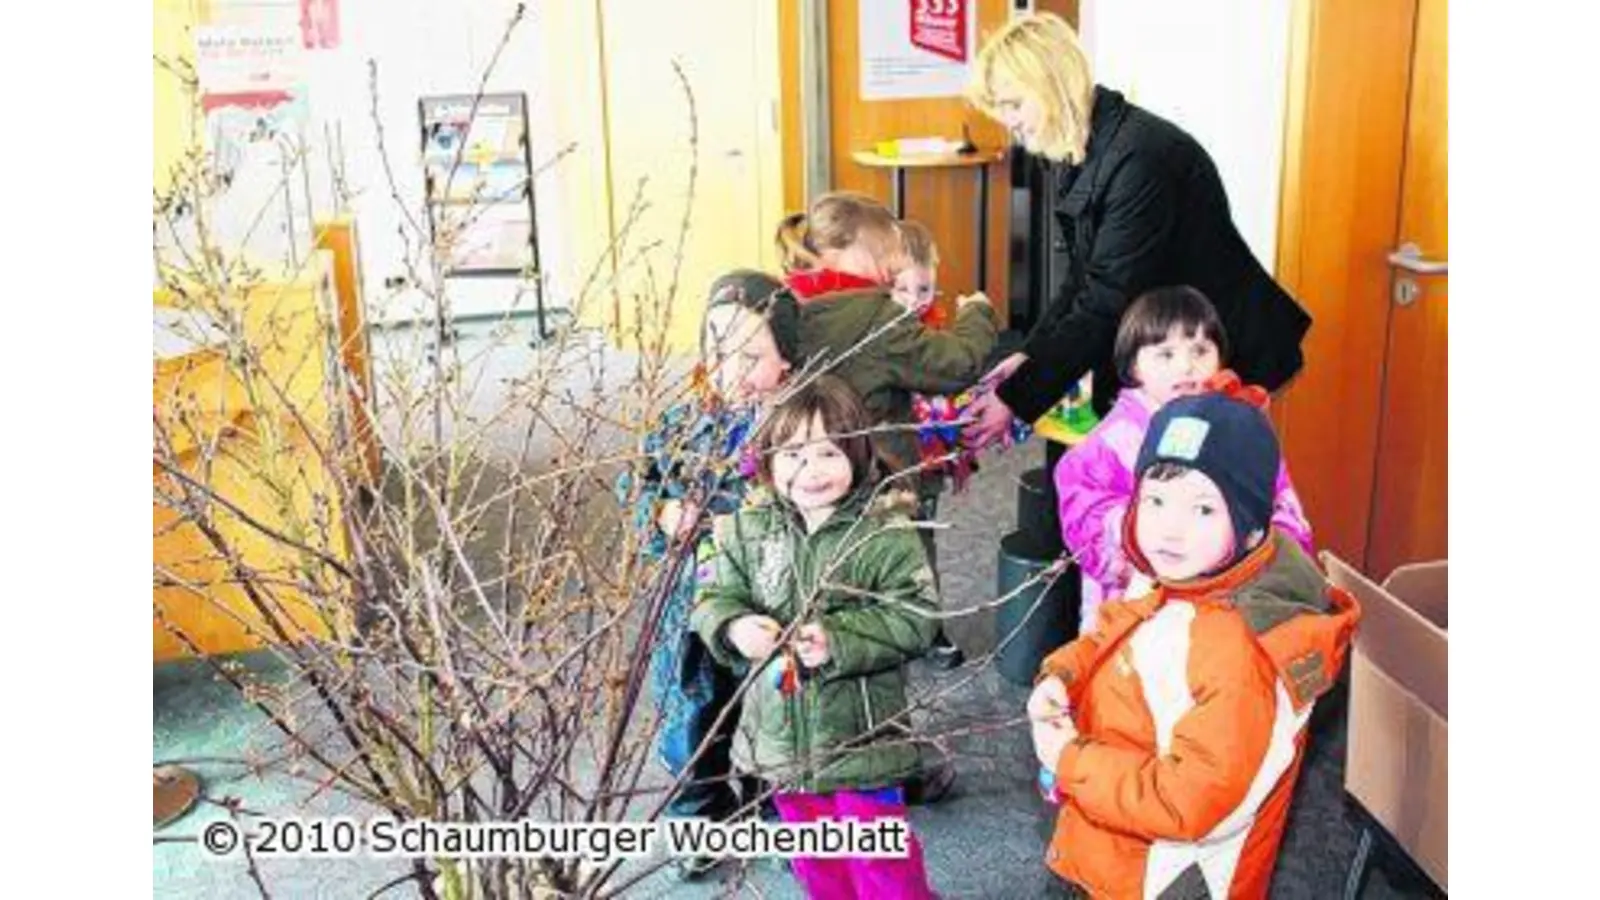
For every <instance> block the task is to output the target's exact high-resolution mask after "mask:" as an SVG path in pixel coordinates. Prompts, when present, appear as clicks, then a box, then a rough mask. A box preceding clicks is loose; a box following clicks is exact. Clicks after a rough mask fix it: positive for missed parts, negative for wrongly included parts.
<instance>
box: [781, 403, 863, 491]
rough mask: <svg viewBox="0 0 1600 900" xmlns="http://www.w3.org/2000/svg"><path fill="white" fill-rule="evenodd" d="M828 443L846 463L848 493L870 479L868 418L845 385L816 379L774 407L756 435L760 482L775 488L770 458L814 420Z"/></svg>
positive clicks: (861, 405)
mask: <svg viewBox="0 0 1600 900" xmlns="http://www.w3.org/2000/svg"><path fill="white" fill-rule="evenodd" d="M819 415H820V416H821V417H822V428H823V431H824V433H826V434H827V435H828V439H829V440H831V441H833V443H835V444H837V445H838V447H839V449H840V450H841V451H843V452H844V455H845V458H846V459H848V460H850V489H851V490H852V491H854V490H859V489H860V488H861V487H862V486H863V485H865V484H866V483H867V482H868V479H869V478H870V477H871V475H872V463H873V455H872V439H871V438H870V437H869V436H868V435H867V430H868V429H870V428H871V427H872V416H871V414H870V413H868V412H867V407H866V405H865V404H863V403H862V402H861V397H860V395H858V394H857V393H856V392H855V389H854V388H852V387H851V386H850V384H849V382H847V381H845V380H844V379H842V378H840V377H838V376H837V375H818V376H817V377H816V378H815V379H814V380H812V381H811V382H810V383H809V384H807V385H806V386H805V387H802V388H800V389H799V390H797V391H795V392H794V394H792V395H791V396H790V397H789V398H788V399H786V400H784V401H783V402H782V403H780V404H778V405H777V407H775V408H774V409H773V410H772V413H771V414H770V415H768V416H767V420H766V421H765V422H763V423H762V425H761V429H760V431H759V432H757V434H756V450H757V452H758V453H759V454H760V461H759V462H758V464H757V467H758V470H759V471H760V473H761V479H762V480H763V481H765V482H766V483H767V484H772V485H774V486H776V482H774V480H773V477H772V454H773V453H774V452H775V451H776V450H777V448H778V446H779V445H781V444H782V443H783V442H784V441H787V440H789V439H790V438H791V437H793V436H794V435H796V434H798V433H800V432H801V431H803V430H804V429H805V428H806V427H807V426H809V425H810V424H811V420H812V419H813V418H815V417H817V416H819Z"/></svg>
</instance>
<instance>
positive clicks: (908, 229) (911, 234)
mask: <svg viewBox="0 0 1600 900" xmlns="http://www.w3.org/2000/svg"><path fill="white" fill-rule="evenodd" d="M900 240H901V243H902V244H903V245H904V248H905V255H906V259H909V260H910V261H911V264H912V265H914V266H921V267H923V268H924V269H935V268H938V266H939V246H938V245H937V244H935V243H934V242H933V232H931V231H929V230H928V226H926V225H924V224H922V223H921V222H913V221H911V220H909V219H907V220H906V221H904V222H901V223H900Z"/></svg>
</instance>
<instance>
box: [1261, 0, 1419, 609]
mask: <svg viewBox="0 0 1600 900" xmlns="http://www.w3.org/2000/svg"><path fill="white" fill-rule="evenodd" d="M1421 6H1422V8H1420V9H1419V0H1371V2H1366V3H1324V2H1318V0H1296V5H1295V11H1294V18H1293V35H1292V40H1291V48H1290V59H1291V63H1290V79H1291V80H1290V88H1289V106H1288V110H1287V116H1286V128H1285V132H1286V136H1287V140H1286V145H1285V148H1284V181H1283V199H1282V212H1281V215H1280V220H1279V228H1278V265H1277V276H1278V279H1279V281H1280V282H1282V283H1283V284H1284V286H1285V287H1287V288H1288V289H1289V290H1290V292H1291V293H1293V294H1294V295H1295V296H1296V297H1297V298H1299V299H1300V301H1301V302H1302V303H1303V304H1304V305H1305V306H1306V308H1307V310H1308V311H1309V312H1310V313H1311V315H1312V318H1313V319H1314V324H1313V325H1312V328H1311V331H1310V333H1309V334H1308V335H1307V337H1306V342H1305V345H1304V350H1305V357H1306V363H1305V368H1304V370H1303V371H1302V372H1301V374H1300V375H1299V376H1298V377H1297V378H1296V379H1295V380H1294V381H1293V382H1292V383H1291V384H1290V385H1289V386H1288V387H1287V389H1286V390H1285V391H1284V392H1283V393H1282V394H1281V395H1280V396H1279V397H1278V398H1276V399H1275V401H1274V404H1273V418H1274V420H1275V421H1276V422H1277V424H1278V428H1279V434H1280V436H1281V437H1282V440H1283V447H1284V454H1285V456H1286V458H1287V460H1288V463H1289V466H1290V470H1291V471H1292V472H1293V474H1294V478H1295V484H1296V486H1297V488H1298V489H1299V491H1300V494H1301V498H1302V499H1303V500H1304V502H1305V505H1306V512H1307V515H1308V517H1309V518H1310V520H1311V523H1312V526H1313V528H1314V530H1315V535H1316V541H1317V544H1318V546H1320V547H1322V548H1323V549H1327V550H1331V551H1332V552H1334V553H1336V554H1338V555H1339V556H1340V557H1341V558H1343V559H1344V560H1346V561H1348V562H1349V563H1351V564H1352V565H1353V566H1355V567H1356V568H1357V569H1360V570H1361V571H1363V572H1366V573H1367V574H1369V575H1372V576H1375V577H1378V578H1382V577H1384V576H1385V575H1387V574H1388V570H1387V569H1381V568H1380V567H1381V566H1384V565H1388V564H1389V563H1390V560H1391V559H1394V558H1396V556H1395V555H1394V554H1393V553H1389V551H1388V550H1385V551H1383V553H1380V554H1379V557H1380V558H1372V559H1369V556H1368V551H1369V549H1371V548H1373V547H1376V546H1377V545H1379V544H1382V545H1383V546H1384V547H1385V548H1396V547H1401V546H1402V545H1406V546H1408V547H1409V548H1410V549H1404V550H1396V551H1395V553H1399V554H1400V555H1401V556H1406V555H1409V554H1414V553H1421V552H1422V551H1423V550H1424V549H1425V548H1430V547H1432V546H1434V544H1431V543H1429V542H1427V541H1422V542H1414V541H1413V539H1412V538H1410V537H1407V538H1404V539H1402V538H1399V537H1396V536H1393V535H1392V534H1391V530H1392V529H1399V531H1410V530H1412V529H1413V528H1414V527H1416V528H1431V527H1433V526H1432V525H1428V524H1426V523H1425V522H1424V519H1426V520H1427V521H1437V523H1439V526H1440V527H1441V528H1442V523H1443V520H1444V519H1443V499H1442V498H1443V484H1444V480H1443V479H1444V467H1443V462H1442V461H1443V452H1444V440H1445V435H1444V429H1443V425H1444V403H1443V401H1444V383H1443V377H1444V376H1443V373H1444V365H1445V362H1444V361H1445V355H1444V306H1443V297H1444V295H1443V290H1444V288H1443V280H1442V279H1438V278H1434V277H1431V276H1425V277H1424V278H1423V280H1424V281H1427V282H1428V283H1427V284H1425V285H1424V290H1425V293H1428V294H1429V295H1430V299H1431V297H1432V295H1433V294H1435V293H1436V294H1437V296H1438V300H1439V302H1438V303H1434V304H1431V305H1430V304H1429V303H1428V302H1426V301H1419V302H1418V303H1417V304H1415V305H1414V307H1407V308H1404V309H1401V308H1398V307H1396V305H1395V304H1394V300H1393V297H1394V293H1393V292H1394V287H1395V283H1394V282H1395V271H1394V268H1393V267H1392V266H1391V265H1390V263H1389V261H1388V259H1389V255H1390V254H1391V253H1393V252H1395V251H1396V250H1397V249H1398V247H1399V246H1400V244H1401V243H1403V242H1404V240H1417V241H1424V242H1426V241H1437V242H1438V245H1439V248H1440V249H1439V251H1438V253H1439V255H1440V257H1441V258H1442V256H1443V246H1444V245H1443V243H1442V242H1443V237H1444V233H1445V232H1444V228H1445V226H1444V212H1443V211H1444V204H1445V201H1444V190H1445V177H1444V172H1445V160H1446V156H1445V147H1444V128H1445V126H1444V115H1445V113H1444V96H1445V92H1444V77H1445V73H1444V58H1445V49H1444V48H1445V43H1444V35H1445V32H1444V20H1445V12H1444V10H1445V3H1444V2H1443V0H1421ZM1423 16H1427V17H1431V18H1433V19H1436V20H1437V21H1436V23H1434V24H1421V25H1419V22H1420V21H1421V19H1422V17H1423ZM1414 57H1416V58H1418V59H1419V60H1420V61H1419V62H1418V63H1417V64H1415V65H1414V64H1413V59H1414ZM1434 57H1436V58H1434ZM1414 70H1415V72H1416V73H1417V78H1416V79H1415V82H1416V86H1417V87H1416V91H1415V93H1414V92H1413V71H1414ZM1414 102H1415V103H1416V105H1417V108H1418V110H1419V112H1418V115H1419V118H1418V120H1417V122H1416V123H1415V127H1413V123H1411V114H1412V107H1413V103H1414ZM1434 115H1436V116H1437V126H1436V127H1435V126H1434V125H1426V124H1424V123H1425V122H1426V121H1427V120H1428V117H1429V116H1434ZM1408 165H1409V166H1410V167H1411V168H1408ZM1435 172H1436V173H1437V174H1428V173H1435ZM1413 174H1414V175H1415V178H1416V180H1417V183H1418V185H1423V184H1429V183H1434V182H1436V186H1435V187H1430V188H1427V189H1423V188H1422V187H1420V186H1419V187H1418V188H1416V189H1414V190H1413V189H1411V188H1410V187H1409V185H1410V182H1409V181H1407V182H1405V183H1403V180H1402V176H1403V175H1405V176H1407V177H1408V178H1409V177H1410V176H1411V175H1413ZM1403 207H1404V210H1403ZM1435 207H1436V210H1435ZM1403 212H1404V213H1405V215H1404V216H1403V215H1402V213H1403ZM1403 219H1404V221H1402V220H1403ZM1430 219H1437V222H1436V225H1429V226H1427V228H1434V227H1436V228H1437V232H1433V231H1429V230H1426V229H1425V228H1424V226H1423V225H1421V224H1420V223H1421V221H1423V220H1430ZM1403 234H1411V235H1416V237H1414V238H1405V239H1402V237H1401V235H1403ZM1425 252H1426V255H1427V256H1428V257H1431V256H1432V255H1433V253H1434V251H1432V250H1427V251H1425ZM1435 282H1437V283H1435ZM1434 307H1437V309H1434ZM1421 310H1426V311H1425V312H1424V313H1423V315H1416V316H1402V315H1399V313H1400V312H1406V313H1410V312H1414V311H1421ZM1435 316H1436V317H1437V328H1436V329H1432V331H1430V328H1431V326H1430V325H1429V324H1428V322H1427V321H1424V319H1425V318H1428V319H1429V320H1430V321H1431V317H1435ZM1419 331H1420V332H1422V333H1429V334H1433V333H1436V335H1437V338H1436V339H1435V338H1433V337H1429V338H1428V339H1427V340H1425V341H1421V342H1419V341H1418V339H1417V338H1416V337H1415V335H1416V334H1417V333H1418V332H1419ZM1390 373H1392V376H1391V374H1390ZM1424 398H1426V400H1425V402H1424ZM1435 398H1436V400H1437V403H1436V405H1430V404H1434V403H1435ZM1424 411H1426V412H1427V415H1424V414H1423V412H1424ZM1389 417H1393V418H1394V420H1395V421H1393V422H1391V421H1388V419H1389ZM1402 419H1404V420H1407V421H1406V422H1404V423H1401V422H1400V420H1402ZM1434 457H1437V459H1438V460H1439V464H1438V465H1437V466H1436V467H1435V468H1436V469H1437V472H1436V474H1427V475H1426V478H1429V479H1433V478H1436V479H1437V481H1436V484H1437V487H1431V486H1430V487H1426V488H1424V487H1423V486H1422V485H1423V481H1424V473H1422V472H1421V471H1419V470H1418V469H1417V468H1415V467H1417V466H1420V465H1421V464H1422V462H1423V461H1424V460H1425V459H1432V458H1434ZM1380 462H1381V470H1380ZM1408 479H1413V480H1415V481H1416V483H1414V484H1408V483H1406V482H1407V480H1408ZM1380 481H1381V482H1383V486H1382V487H1380ZM1380 496H1381V498H1382V499H1381V503H1382V505H1383V508H1384V509H1385V510H1386V512H1385V513H1384V514H1383V516H1382V518H1383V519H1384V520H1385V524H1384V525H1383V526H1382V528H1383V529H1384V530H1383V531H1381V532H1379V533H1376V534H1375V532H1374V527H1375V523H1376V521H1377V519H1378V518H1379V517H1378V516H1377V515H1375V509H1376V504H1377V503H1378V502H1379V497H1380ZM1434 507H1437V510H1438V512H1437V514H1436V515H1433V514H1430V515H1429V516H1419V513H1418V511H1419V510H1424V509H1433V508H1434ZM1410 523H1416V524H1415V525H1413V524H1410ZM1437 547H1438V548H1439V552H1438V553H1437V555H1440V556H1442V555H1444V553H1443V540H1442V533H1441V536H1440V538H1439V540H1438V542H1437ZM1386 553H1388V554H1389V555H1384V554H1386ZM1424 555H1433V554H1431V553H1429V554H1424Z"/></svg>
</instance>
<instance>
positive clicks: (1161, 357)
mask: <svg viewBox="0 0 1600 900" xmlns="http://www.w3.org/2000/svg"><path fill="white" fill-rule="evenodd" d="M1221 366H1222V359H1221V354H1219V353H1218V352H1217V345H1216V344H1215V343H1214V342H1212V340H1211V339H1210V338H1208V337H1206V336H1205V334H1204V333H1203V332H1201V331H1199V330H1196V331H1195V335H1194V337H1190V336H1188V335H1186V334H1184V330H1183V328H1182V327H1181V326H1177V325H1174V326H1173V328H1172V330H1171V331H1169V332H1167V337H1166V340H1164V341H1162V342H1161V343H1159V344H1148V345H1146V346H1144V347H1141V348H1139V352H1138V353H1137V354H1135V355H1134V357H1133V377H1134V379H1135V380H1137V381H1138V382H1139V387H1140V388H1141V389H1142V390H1143V391H1144V393H1145V396H1147V397H1149V398H1150V399H1151V401H1153V402H1154V403H1155V404H1156V405H1157V406H1165V405H1166V403H1167V401H1168V400H1171V399H1173V398H1174V397H1182V396H1185V395H1188V394H1196V393H1199V392H1200V388H1201V386H1202V385H1204V384H1205V381H1206V379H1207V378H1210V377H1211V376H1213V375H1215V374H1217V370H1218V369H1219V368H1221Z"/></svg>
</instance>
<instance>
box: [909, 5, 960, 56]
mask: <svg viewBox="0 0 1600 900" xmlns="http://www.w3.org/2000/svg"><path fill="white" fill-rule="evenodd" d="M971 2H972V0H907V3H908V4H909V5H910V7H911V45H912V46H913V47H917V48H919V49H922V50H926V51H928V52H929V53H937V54H939V55H940V56H943V57H944V58H946V59H948V60H951V61H952V62H958V63H964V62H966V61H967V4H968V3H971Z"/></svg>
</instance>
